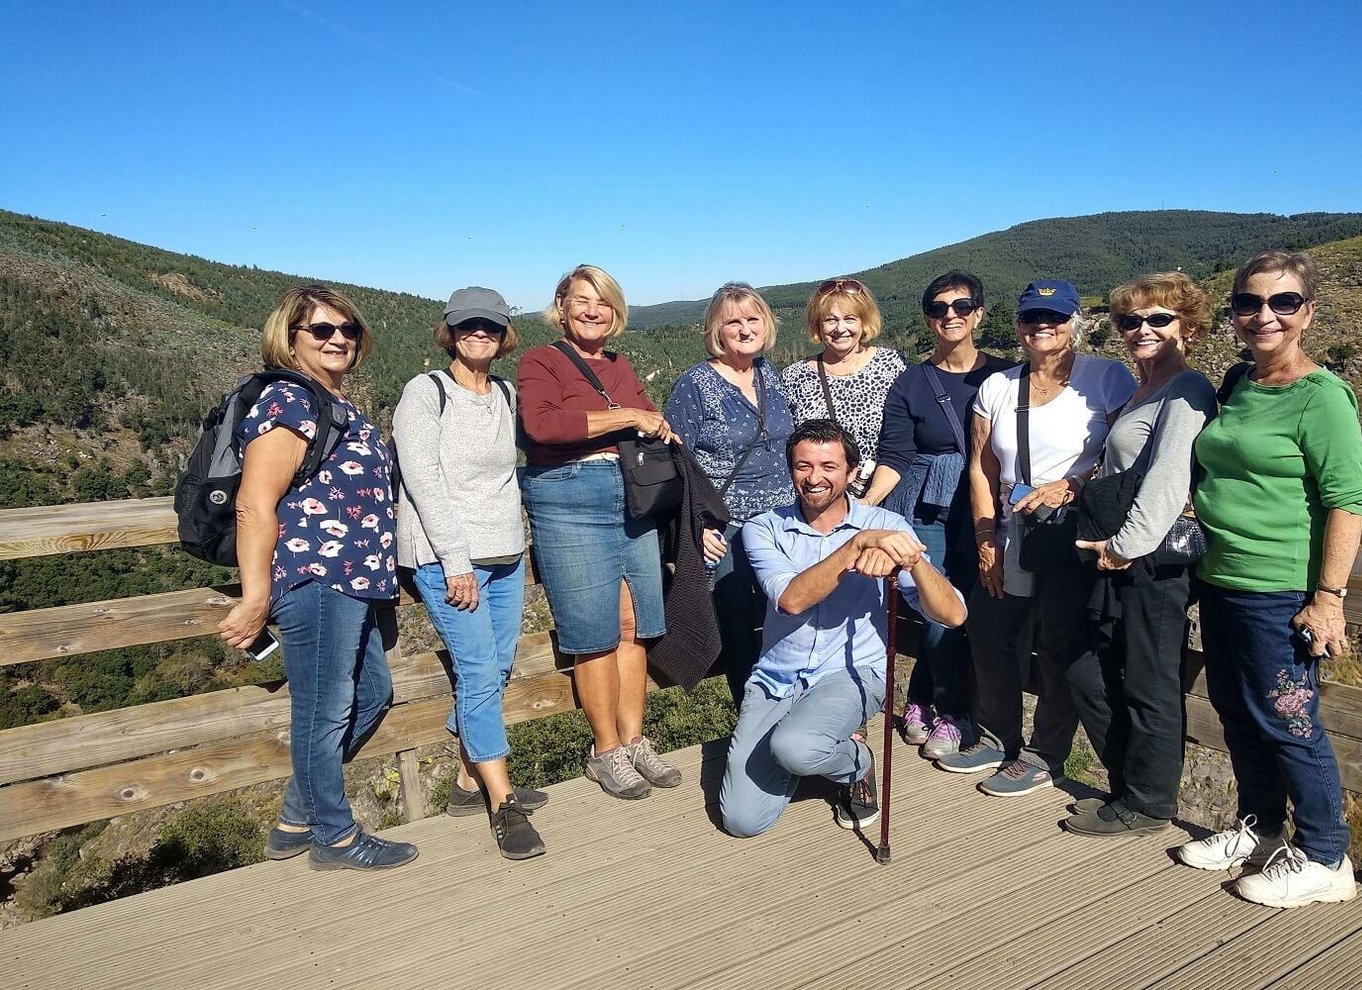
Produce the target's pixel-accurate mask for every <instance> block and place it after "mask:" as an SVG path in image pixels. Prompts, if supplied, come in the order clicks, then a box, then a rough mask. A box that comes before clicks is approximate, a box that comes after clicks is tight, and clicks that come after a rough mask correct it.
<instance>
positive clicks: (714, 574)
mask: <svg viewBox="0 0 1362 990" xmlns="http://www.w3.org/2000/svg"><path fill="white" fill-rule="evenodd" d="M724 540H725V541H727V543H728V553H726V554H724V556H723V559H722V560H720V561H719V563H718V566H716V567H715V568H714V569H713V570H711V571H710V579H711V581H712V583H713V591H714V613H715V615H716V616H717V617H718V619H719V638H720V640H721V641H722V642H723V649H722V650H721V652H720V653H719V669H720V670H722V671H723V672H724V677H725V678H726V679H727V680H728V690H729V693H730V694H732V695H733V704H734V705H735V706H739V707H740V706H741V705H742V696H743V691H744V690H745V685H746V684H747V678H748V677H750V676H751V675H752V667H753V666H754V665H755V664H756V662H757V655H758V654H759V653H761V632H760V629H761V624H762V621H763V620H764V619H765V617H766V593H765V592H763V591H762V590H761V585H760V584H758V583H757V575H756V574H755V573H754V572H753V571H752V562H751V561H750V560H748V559H747V551H746V550H744V549H743V545H742V523H729V524H728V526H727V527H726V528H725V529H724Z"/></svg>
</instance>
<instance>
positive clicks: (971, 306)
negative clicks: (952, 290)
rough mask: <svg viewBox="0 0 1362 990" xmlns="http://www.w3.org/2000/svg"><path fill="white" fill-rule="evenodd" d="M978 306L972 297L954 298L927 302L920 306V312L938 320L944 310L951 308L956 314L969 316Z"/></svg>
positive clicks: (944, 313) (943, 314)
mask: <svg viewBox="0 0 1362 990" xmlns="http://www.w3.org/2000/svg"><path fill="white" fill-rule="evenodd" d="M978 308H979V304H978V303H977V302H975V301H974V300H973V299H955V300H952V301H951V302H948V303H943V302H929V303H928V304H927V305H926V306H923V307H922V314H923V315H924V316H927V317H930V318H931V319H933V320H939V319H941V318H942V317H943V316H945V315H946V310H951V311H952V312H954V313H955V315H956V316H969V315H970V313H973V312H974V311H975V310H976V309H978Z"/></svg>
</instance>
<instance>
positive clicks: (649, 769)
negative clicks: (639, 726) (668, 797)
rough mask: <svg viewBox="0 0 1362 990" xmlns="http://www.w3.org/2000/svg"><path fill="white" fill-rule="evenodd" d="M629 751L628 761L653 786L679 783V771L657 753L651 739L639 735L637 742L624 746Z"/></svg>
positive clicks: (670, 785) (667, 785) (673, 785)
mask: <svg viewBox="0 0 1362 990" xmlns="http://www.w3.org/2000/svg"><path fill="white" fill-rule="evenodd" d="M624 748H625V749H626V750H628V751H629V762H631V763H632V764H633V765H634V769H635V770H637V771H638V772H639V776H641V777H642V778H643V779H644V780H646V781H647V782H648V783H650V784H652V785H653V786H654V787H676V786H677V785H679V784H680V783H681V771H680V770H678V769H676V767H674V766H672V765H671V764H670V763H668V762H667V761H665V760H664V759H662V757H660V756H658V755H657V750H655V749H653V743H652V740H650V739H649V738H648V737H647V736H639V737H638V742H632V743H630V744H629V745H627V746H625V747H624Z"/></svg>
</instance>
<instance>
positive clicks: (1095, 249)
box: [629, 210, 1362, 335]
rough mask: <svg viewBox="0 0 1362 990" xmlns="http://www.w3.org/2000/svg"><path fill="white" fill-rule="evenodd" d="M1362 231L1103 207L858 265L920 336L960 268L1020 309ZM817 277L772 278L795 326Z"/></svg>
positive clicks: (670, 313)
mask: <svg viewBox="0 0 1362 990" xmlns="http://www.w3.org/2000/svg"><path fill="white" fill-rule="evenodd" d="M1359 234H1362V213H1305V214H1300V215H1297V216H1291V217H1285V216H1276V215H1273V214H1270V213H1252V214H1249V213H1212V212H1207V211H1200V210H1158V211H1150V212H1131V213H1099V214H1096V215H1094V216H1086V217H1064V218H1058V219H1051V220H1034V221H1031V222H1028V223H1023V224H1018V225H1017V226H1015V227H1009V228H1008V229H1007V230H1000V231H996V232H994V233H991V234H984V235H983V236H981V237H974V238H971V239H970V240H968V241H962V242H961V243H959V244H952V245H950V246H948V247H941V248H936V249H934V250H932V251H926V252H924V253H922V254H916V255H913V256H912V257H910V258H904V259H902V260H899V261H892V262H889V263H888V264H885V265H880V266H879V267H878V268H871V269H867V270H866V271H862V272H853V273H851V274H853V275H855V277H856V278H859V279H860V280H862V281H863V282H865V284H866V285H868V286H870V288H871V291H873V292H874V293H875V297H876V299H878V300H879V302H880V306H881V308H882V309H883V310H884V315H885V322H886V326H887V327H888V328H889V329H891V330H894V331H896V332H904V331H906V332H907V333H908V334H909V335H911V334H913V333H916V332H917V331H918V330H921V329H924V328H923V326H922V321H921V315H920V314H919V312H918V309H919V303H920V301H921V295H922V290H923V288H925V287H926V285H927V283H928V282H930V281H931V280H932V279H933V278H935V277H936V276H937V275H940V274H941V273H942V272H946V271H950V270H951V269H954V268H959V269H963V270H965V271H971V272H974V273H975V274H976V275H978V276H979V277H980V278H982V279H983V281H984V286H985V288H986V290H987V293H988V298H989V301H990V303H991V304H993V305H994V306H995V307H997V309H999V310H1009V311H1010V308H1011V304H1012V303H1013V302H1014V301H1015V300H1016V298H1017V296H1018V295H1019V294H1020V293H1021V290H1022V289H1024V288H1025V287H1026V283H1027V282H1030V281H1031V280H1032V279H1035V278H1045V277H1052V278H1067V279H1070V280H1071V281H1073V282H1074V284H1076V285H1077V286H1078V288H1079V291H1080V292H1083V293H1084V294H1085V295H1092V296H1105V295H1106V293H1107V292H1109V291H1110V290H1111V289H1112V288H1113V287H1115V286H1116V285H1119V284H1120V283H1121V282H1124V281H1126V280H1128V279H1130V278H1133V277H1135V276H1136V275H1140V274H1143V273H1144V272H1150V271H1166V270H1169V269H1173V268H1181V269H1183V270H1184V271H1186V272H1187V273H1188V274H1190V275H1192V276H1193V277H1195V278H1204V277H1205V276H1208V275H1210V274H1212V273H1214V272H1217V271H1220V270H1222V269H1226V268H1233V267H1234V266H1235V265H1237V264H1239V262H1240V261H1242V260H1243V259H1244V258H1245V257H1246V256H1248V255H1249V254H1252V253H1253V252H1254V251H1258V250H1261V249H1263V248H1269V247H1286V248H1293V249H1296V248H1304V247H1311V246H1313V245H1316V244H1326V243H1328V242H1330V241H1337V240H1341V239H1343V238H1348V237H1356V236H1358V235H1359ZM827 274H828V275H836V274H842V273H839V272H828V273H827ZM816 284H817V282H816V281H815V282H796V283H793V284H790V285H774V286H767V287H764V288H763V289H762V294H763V295H765V296H766V298H767V300H768V301H769V302H770V303H771V305H772V307H773V308H775V309H776V310H777V312H778V313H779V314H780V315H781V316H782V319H783V322H784V324H785V325H787V326H798V323H799V314H801V313H802V312H803V309H804V306H805V304H806V303H807V302H808V299H809V295H810V294H811V293H812V292H813V289H814V286H815V285H816ZM704 308H705V303H704V302H670V303H661V304H659V305H656V306H638V307H634V308H632V309H630V311H629V316H630V323H631V325H632V326H633V327H636V328H644V327H649V326H656V325H660V324H685V323H695V322H698V321H699V320H700V319H701V317H702V316H703V314H704Z"/></svg>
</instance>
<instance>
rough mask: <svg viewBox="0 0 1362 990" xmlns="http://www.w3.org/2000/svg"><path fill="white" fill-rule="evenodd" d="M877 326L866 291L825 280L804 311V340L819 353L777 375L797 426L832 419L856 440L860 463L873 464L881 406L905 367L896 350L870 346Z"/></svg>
mask: <svg viewBox="0 0 1362 990" xmlns="http://www.w3.org/2000/svg"><path fill="white" fill-rule="evenodd" d="M881 322H882V321H881V319H880V308H879V306H878V305H876V303H875V297H874V296H872V295H871V294H870V290H869V289H867V288H866V287H865V286H864V285H862V284H861V283H860V282H858V281H857V280H856V279H854V278H835V279H828V280H827V281H826V282H824V283H822V284H821V285H819V286H818V289H817V290H816V291H815V292H814V294H813V296H812V297H811V298H810V299H809V305H808V307H807V308H806V309H805V311H804V329H805V331H806V332H807V333H808V335H809V340H811V341H812V342H813V343H815V344H821V345H822V347H823V350H822V351H820V352H819V353H818V354H816V355H814V356H813V357H810V358H804V359H802V360H799V361H796V362H795V363H794V364H792V365H790V366H789V367H788V368H786V369H785V371H784V372H783V373H782V374H781V383H782V384H783V385H784V386H785V394H786V395H788V396H789V397H790V401H791V402H792V403H793V404H794V410H795V423H796V425H798V424H799V423H803V422H805V421H806V420H810V419H833V420H836V421H837V422H838V423H839V424H840V425H841V426H842V428H843V429H844V430H846V431H847V432H848V433H850V434H851V435H852V436H853V437H855V438H856V444H857V446H859V447H860V448H861V457H862V459H863V460H864V459H871V460H873V459H876V451H877V448H878V446H879V440H880V422H881V420H882V419H883V418H884V401H885V399H886V397H888V395H889V386H891V385H893V384H894V382H895V381H896V380H897V379H898V377H899V375H901V374H903V371H904V368H905V367H906V365H905V364H904V361H903V356H902V355H901V354H899V352H898V351H896V350H894V349H893V348H890V347H873V346H871V344H870V342H871V341H872V340H874V339H875V338H876V337H877V336H879V333H880V327H881Z"/></svg>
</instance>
